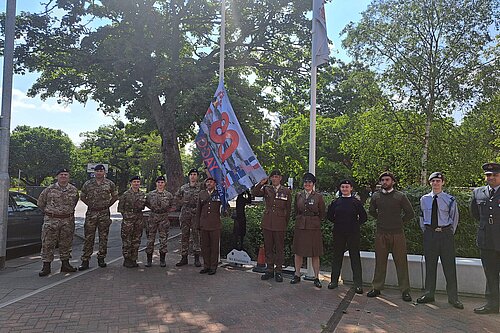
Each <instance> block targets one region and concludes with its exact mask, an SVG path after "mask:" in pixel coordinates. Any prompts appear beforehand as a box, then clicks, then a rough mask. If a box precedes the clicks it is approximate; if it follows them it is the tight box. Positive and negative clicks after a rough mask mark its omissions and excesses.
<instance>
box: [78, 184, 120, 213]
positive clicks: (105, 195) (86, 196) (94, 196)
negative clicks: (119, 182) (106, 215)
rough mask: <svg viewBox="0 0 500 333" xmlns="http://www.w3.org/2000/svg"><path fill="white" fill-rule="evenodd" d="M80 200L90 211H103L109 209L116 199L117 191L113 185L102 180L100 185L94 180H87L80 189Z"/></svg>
mask: <svg viewBox="0 0 500 333" xmlns="http://www.w3.org/2000/svg"><path fill="white" fill-rule="evenodd" d="M80 199H81V200H82V201H83V202H84V203H85V204H86V205H87V206H88V207H89V208H90V209H97V210H99V209H105V208H108V207H110V206H111V205H112V204H114V203H115V201H116V200H117V199H118V190H117V189H116V185H115V183H113V182H112V181H111V180H109V179H106V178H104V179H103V180H102V183H101V184H98V183H97V180H96V179H95V178H93V179H90V180H87V181H86V182H85V184H83V187H82V194H81V197H80Z"/></svg>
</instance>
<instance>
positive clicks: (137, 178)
mask: <svg viewBox="0 0 500 333" xmlns="http://www.w3.org/2000/svg"><path fill="white" fill-rule="evenodd" d="M133 180H141V177H139V176H133V177H132V178H130V182H132V181H133Z"/></svg>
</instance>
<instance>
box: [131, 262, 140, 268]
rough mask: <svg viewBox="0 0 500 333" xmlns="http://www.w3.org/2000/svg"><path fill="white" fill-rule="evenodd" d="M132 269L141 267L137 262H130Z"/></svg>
mask: <svg viewBox="0 0 500 333" xmlns="http://www.w3.org/2000/svg"><path fill="white" fill-rule="evenodd" d="M130 262H131V265H132V267H139V264H138V263H137V260H130Z"/></svg>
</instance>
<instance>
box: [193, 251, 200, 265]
mask: <svg viewBox="0 0 500 333" xmlns="http://www.w3.org/2000/svg"><path fill="white" fill-rule="evenodd" d="M194 265H195V266H196V267H201V262H200V255H199V254H195V255H194Z"/></svg>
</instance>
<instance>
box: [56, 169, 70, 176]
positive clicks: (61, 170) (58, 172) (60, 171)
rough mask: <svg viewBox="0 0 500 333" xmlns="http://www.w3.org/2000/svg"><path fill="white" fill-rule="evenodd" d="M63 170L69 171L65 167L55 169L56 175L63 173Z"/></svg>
mask: <svg viewBox="0 0 500 333" xmlns="http://www.w3.org/2000/svg"><path fill="white" fill-rule="evenodd" d="M63 172H67V173H69V169H67V168H61V169H59V170H57V172H56V176H57V175H58V174H60V173H63Z"/></svg>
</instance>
